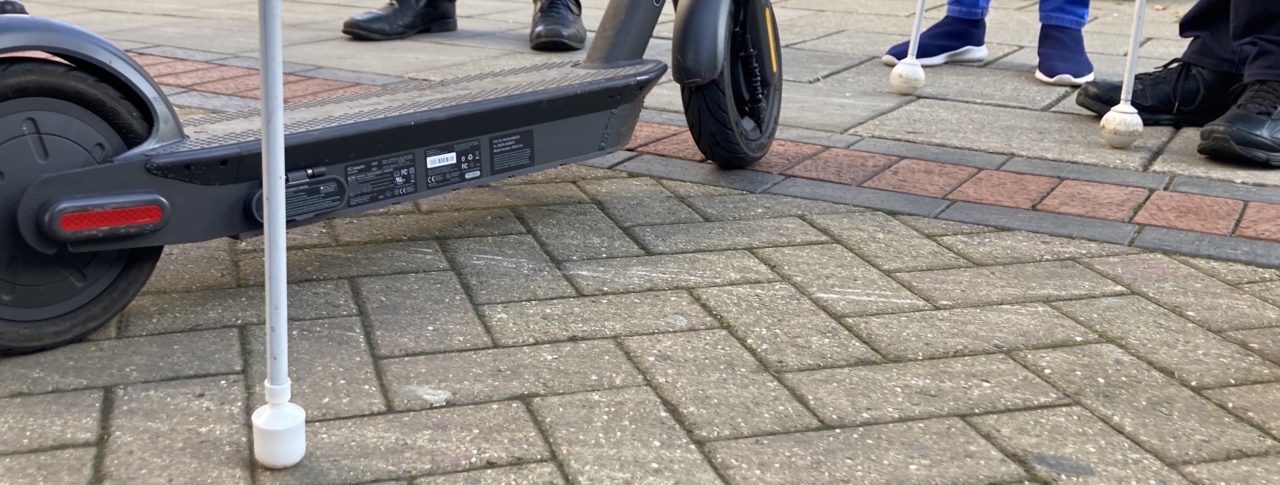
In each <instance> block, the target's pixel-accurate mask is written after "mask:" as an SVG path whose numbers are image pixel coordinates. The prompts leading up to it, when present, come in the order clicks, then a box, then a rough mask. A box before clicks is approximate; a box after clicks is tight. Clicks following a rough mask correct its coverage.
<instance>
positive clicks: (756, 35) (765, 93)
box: [681, 0, 782, 169]
mask: <svg viewBox="0 0 1280 485" xmlns="http://www.w3.org/2000/svg"><path fill="white" fill-rule="evenodd" d="M729 19H730V25H731V26H732V27H733V28H732V29H730V30H729V32H728V33H727V35H728V37H729V38H728V39H727V42H726V43H725V45H727V46H729V52H726V53H725V56H724V65H723V66H722V67H721V68H720V75H719V76H717V77H716V79H714V80H712V81H711V82H708V83H706V84H702V85H699V86H691V87H690V86H686V87H683V88H681V96H682V98H683V100H684V114H685V119H686V120H687V121H688V123H689V131H690V132H691V133H692V134H693V139H694V141H695V142H696V143H697V144H698V149H699V150H701V151H702V154H703V155H705V156H706V157H707V158H708V159H710V160H711V161H713V162H715V163H716V164H717V165H719V166H720V167H721V168H727V169H739V168H746V167H748V166H750V165H751V164H753V163H755V162H757V161H759V160H760V159H761V158H764V156H765V155H766V154H768V153H769V147H770V146H772V144H773V136H774V134H775V133H776V132H777V130H778V118H779V115H780V114H781V108H782V47H781V44H779V39H778V26H777V23H776V22H775V21H774V18H773V5H772V4H771V3H770V2H769V0H735V1H734V2H733V6H732V7H731V8H730V11H729Z"/></svg>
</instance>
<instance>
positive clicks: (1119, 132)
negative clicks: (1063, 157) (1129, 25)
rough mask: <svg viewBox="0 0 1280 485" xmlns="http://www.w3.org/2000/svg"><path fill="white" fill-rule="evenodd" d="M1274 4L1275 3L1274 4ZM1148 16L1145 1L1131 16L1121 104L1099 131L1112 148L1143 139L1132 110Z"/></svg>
mask: <svg viewBox="0 0 1280 485" xmlns="http://www.w3.org/2000/svg"><path fill="white" fill-rule="evenodd" d="M1273 1H1274V0H1273ZM1146 15H1147V0H1137V1H1136V2H1135V8H1134V12H1133V32H1132V34H1131V35H1130V37H1129V57H1128V59H1127V62H1126V63H1125V66H1124V87H1123V88H1122V89H1121V91H1120V104H1117V105H1115V106H1114V107H1112V108H1111V111H1110V112H1109V113H1107V115H1106V116H1103V117H1102V124H1100V125H1099V126H1098V131H1101V132H1102V138H1103V139H1105V140H1106V141H1107V144H1108V145H1111V147H1112V148H1121V149H1123V148H1129V147H1130V146H1132V145H1133V142H1135V141H1138V137H1139V136H1142V116H1139V115H1138V110H1136V109H1134V108H1133V82H1134V76H1136V75H1137V70H1138V48H1139V44H1141V43H1142V24H1143V22H1144V21H1145V17H1146Z"/></svg>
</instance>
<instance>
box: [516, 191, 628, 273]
mask: <svg viewBox="0 0 1280 485" xmlns="http://www.w3.org/2000/svg"><path fill="white" fill-rule="evenodd" d="M520 212H521V213H522V214H523V215H524V218H525V220H526V221H528V222H529V226H530V227H531V228H532V229H533V233H534V235H536V236H538V238H539V239H541V240H542V244H543V246H544V247H546V249H547V252H548V253H550V254H551V256H552V257H554V258H555V259H557V260H560V261H573V260H578V259H600V258H618V257H625V256H643V255H644V254H645V253H644V251H641V250H640V247H639V246H637V245H636V243H635V241H632V240H631V238H629V237H627V235H626V233H624V232H622V230H620V229H618V227H617V226H614V225H613V222H612V221H610V220H609V218H608V217H607V216H605V215H604V213H603V212H600V209H599V208H597V207H596V206H594V205H587V204H582V205H562V206H550V207H530V208H526V209H522V210H521V211H520Z"/></svg>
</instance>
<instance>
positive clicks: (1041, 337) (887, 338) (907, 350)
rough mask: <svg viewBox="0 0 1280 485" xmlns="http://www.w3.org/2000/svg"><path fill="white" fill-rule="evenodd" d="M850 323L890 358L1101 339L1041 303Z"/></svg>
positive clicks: (1019, 348) (849, 320)
mask: <svg viewBox="0 0 1280 485" xmlns="http://www.w3.org/2000/svg"><path fill="white" fill-rule="evenodd" d="M845 324H846V325H848V326H849V328H851V329H853V331H854V332H855V333H857V334H858V335H859V336H860V337H862V338H863V340H865V341H867V343H869V344H871V346H872V347H874V348H875V349H876V350H878V351H879V352H880V354H881V355H884V356H885V357H887V358H889V359H890V360H911V359H931V358H938V357H956V356H962V355H972V354H989V353H998V352H1007V351H1010V350H1025V349H1034V348H1044V347H1059V346H1063V345H1073V344H1078V343H1082V342H1095V341H1098V340H1099V339H1098V337H1097V336H1096V335H1094V334H1093V333H1092V332H1090V331H1088V330H1086V329H1084V328H1082V327H1080V325H1078V324H1076V323H1075V322H1073V321H1071V319H1069V318H1067V317H1065V316H1062V315H1061V314H1059V313H1058V312H1055V311H1054V310H1053V309H1052V308H1049V307H1048V306H1045V305H1044V304H1039V303H1035V304H1021V305H1002V306H993V307H981V308H962V309H956V310H940V311H926V312H914V313H903V314H897V315H881V316H872V317H861V318H851V319H848V320H845Z"/></svg>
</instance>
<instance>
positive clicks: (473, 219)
mask: <svg viewBox="0 0 1280 485" xmlns="http://www.w3.org/2000/svg"><path fill="white" fill-rule="evenodd" d="M333 232H334V236H335V237H336V238H337V239H338V242H340V243H343V244H360V243H370V242H394V241H406V240H422V239H442V238H457V237H481V236H501V235H506V234H521V233H523V232H524V226H521V225H520V221H519V220H517V219H516V216H515V214H512V213H511V211H510V210H507V209H487V210H472V211H460V212H443V213H433V214H401V215H392V216H372V217H360V218H355V219H339V220H336V221H333Z"/></svg>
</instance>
